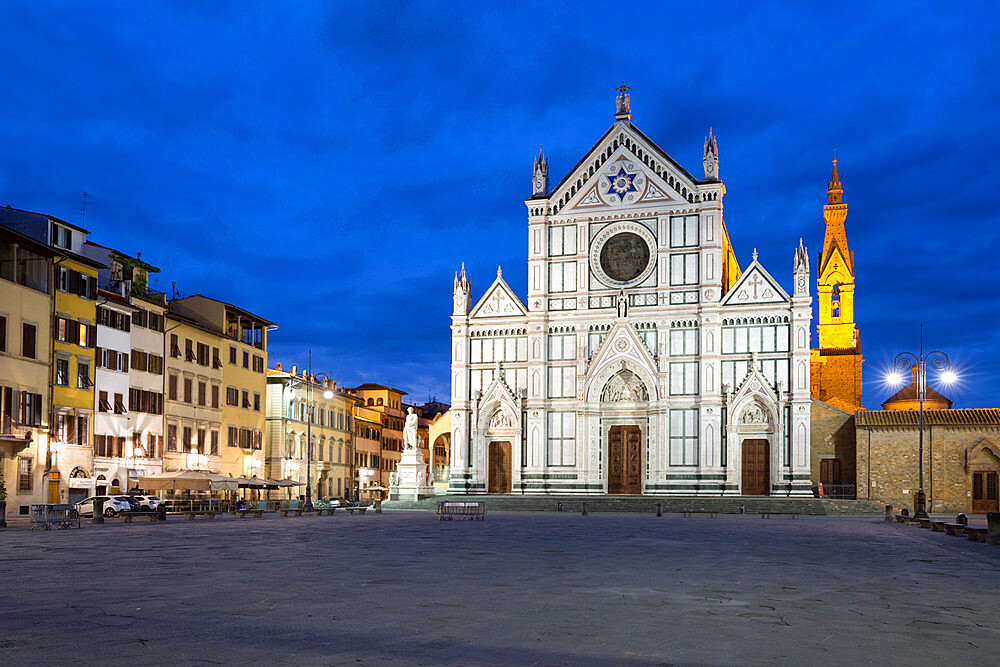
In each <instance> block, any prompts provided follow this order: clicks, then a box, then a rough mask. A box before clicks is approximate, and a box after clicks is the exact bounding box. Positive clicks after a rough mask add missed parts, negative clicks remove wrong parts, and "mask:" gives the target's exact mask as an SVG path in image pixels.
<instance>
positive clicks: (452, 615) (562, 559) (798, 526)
mask: <svg viewBox="0 0 1000 667" xmlns="http://www.w3.org/2000/svg"><path fill="white" fill-rule="evenodd" d="M0 582H2V583H0V664H5V665H8V664H15V665H22V664H23V665H27V664H51V663H67V662H77V663H85V664H94V663H111V664H125V663H128V664H133V665H135V664H138V665H144V664H167V663H169V664H194V663H204V662H208V663H225V664H235V663H264V664H295V665H300V664H302V665H313V664H316V665H320V664H373V665H380V664H428V665H432V664H433V665H437V664H463V665H470V664H514V665H536V664H537V665H604V664H619V665H646V664H656V665H665V664H758V663H775V664H802V663H818V662H823V663H827V664H830V663H848V662H849V663H876V664H879V663H883V664H884V663H891V664H894V665H897V664H927V665H931V664H954V663H963V664H996V663H997V661H998V655H1000V603H998V602H1000V601H998V588H1000V587H998V584H1000V547H994V546H987V545H985V544H980V543H972V542H968V541H967V540H965V539H959V538H954V537H949V536H946V535H943V534H941V533H934V532H931V531H929V530H922V529H919V528H913V527H910V526H905V525H900V524H887V523H884V522H881V521H877V520H874V519H872V518H869V517H865V518H830V517H800V518H798V519H792V518H774V519H761V518H759V516H756V517H753V516H720V517H718V518H714V519H713V518H709V517H705V516H701V517H698V516H696V517H693V518H683V517H679V516H664V517H662V518H656V517H655V516H651V515H629V514H591V515H590V516H580V515H578V514H557V513H544V514H542V513H494V514H490V515H489V516H487V518H486V521H484V522H481V523H480V522H457V521H456V522H438V521H436V520H435V519H434V516H433V515H432V514H430V513H427V512H403V511H395V512H388V511H387V512H386V513H384V514H382V515H372V514H366V515H363V516H362V515H357V514H355V515H353V516H348V515H344V514H340V513H338V514H337V515H335V516H333V517H326V516H324V517H289V518H279V517H276V516H269V517H267V518H265V519H246V520H238V519H216V520H215V521H207V520H197V521H183V520H178V519H176V518H174V517H171V519H170V520H169V521H167V522H166V523H136V524H120V523H114V524H107V525H104V526H91V525H86V526H84V528H83V529H82V530H78V531H77V530H71V531H47V532H40V531H28V530H24V529H17V528H16V527H15V529H13V530H7V531H0Z"/></svg>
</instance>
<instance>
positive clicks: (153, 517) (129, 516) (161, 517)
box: [118, 512, 167, 523]
mask: <svg viewBox="0 0 1000 667" xmlns="http://www.w3.org/2000/svg"><path fill="white" fill-rule="evenodd" d="M118 516H120V517H121V519H122V523H132V520H133V519H137V518H140V517H144V518H145V519H146V521H166V520H167V513H166V512H122V513H121V514H119V515H118Z"/></svg>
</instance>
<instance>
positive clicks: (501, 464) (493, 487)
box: [487, 442, 514, 493]
mask: <svg viewBox="0 0 1000 667" xmlns="http://www.w3.org/2000/svg"><path fill="white" fill-rule="evenodd" d="M489 455H490V461H489V486H488V488H487V490H488V491H489V492H490V493H510V491H511V488H512V487H513V481H514V479H513V475H512V474H511V457H510V443H509V442H491V443H490V449H489Z"/></svg>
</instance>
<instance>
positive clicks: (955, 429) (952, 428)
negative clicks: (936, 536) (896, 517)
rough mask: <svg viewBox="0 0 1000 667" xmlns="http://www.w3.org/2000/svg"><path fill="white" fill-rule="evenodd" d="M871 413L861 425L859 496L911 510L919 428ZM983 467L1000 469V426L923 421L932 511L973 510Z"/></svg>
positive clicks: (916, 483)
mask: <svg viewBox="0 0 1000 667" xmlns="http://www.w3.org/2000/svg"><path fill="white" fill-rule="evenodd" d="M885 412H887V411H882V410H878V411H873V412H872V413H868V415H871V414H873V413H885ZM941 412H956V411H943V410H942V411H941ZM859 414H861V413H859ZM868 415H866V416H864V417H861V418H859V419H858V426H857V436H856V438H857V475H858V496H857V497H858V498H859V499H861V498H869V499H872V500H877V501H879V502H882V503H885V504H892V505H893V506H895V507H897V508H903V507H906V508H909V509H910V511H911V512H912V511H913V508H914V497H915V494H916V492H917V489H918V488H919V444H918V442H919V430H918V428H917V427H916V425H911V424H893V425H881V424H871V423H870V420H869V419H867V416H868ZM866 422H868V423H866ZM980 470H996V471H1000V426H997V425H995V424H978V425H977V424H970V425H939V424H938V425H935V424H929V425H926V426H925V427H924V493H925V494H926V495H927V511H928V512H948V513H952V512H956V513H957V512H966V513H969V512H971V511H972V473H973V472H975V471H980Z"/></svg>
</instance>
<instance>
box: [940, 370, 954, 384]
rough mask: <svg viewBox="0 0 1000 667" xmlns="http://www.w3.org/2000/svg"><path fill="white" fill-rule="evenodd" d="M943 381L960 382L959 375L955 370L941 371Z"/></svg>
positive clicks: (948, 382)
mask: <svg viewBox="0 0 1000 667" xmlns="http://www.w3.org/2000/svg"><path fill="white" fill-rule="evenodd" d="M941 382H943V383H944V384H955V383H956V382H958V375H956V374H955V371H944V372H943V373H941Z"/></svg>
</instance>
